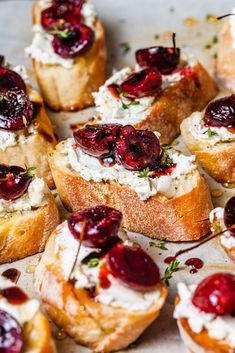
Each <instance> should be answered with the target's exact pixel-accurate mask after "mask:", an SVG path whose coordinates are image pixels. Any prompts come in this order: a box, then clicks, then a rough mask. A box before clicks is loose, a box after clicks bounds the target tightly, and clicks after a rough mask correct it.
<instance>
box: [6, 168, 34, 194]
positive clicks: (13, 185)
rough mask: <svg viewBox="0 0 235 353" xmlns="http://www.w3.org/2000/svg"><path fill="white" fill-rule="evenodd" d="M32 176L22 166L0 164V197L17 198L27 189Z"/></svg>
mask: <svg viewBox="0 0 235 353" xmlns="http://www.w3.org/2000/svg"><path fill="white" fill-rule="evenodd" d="M32 178H33V177H32V175H31V174H30V173H27V170H25V169H24V168H21V167H17V166H6V165H5V164H0V199H4V200H16V199H18V198H19V197H21V196H22V195H23V194H24V193H25V192H26V191H27V190H28V187H29V184H30V183H31V181H32Z"/></svg>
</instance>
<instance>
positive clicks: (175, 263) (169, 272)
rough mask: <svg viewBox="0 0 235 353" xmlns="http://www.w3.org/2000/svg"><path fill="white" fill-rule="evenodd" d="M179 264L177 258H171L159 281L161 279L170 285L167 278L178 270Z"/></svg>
mask: <svg viewBox="0 0 235 353" xmlns="http://www.w3.org/2000/svg"><path fill="white" fill-rule="evenodd" d="M179 265H180V262H179V261H178V260H173V261H171V262H170V263H169V265H168V266H167V268H166V269H165V272H164V276H163V277H162V278H161V281H163V282H164V283H165V285H166V286H167V287H169V285H170V283H169V280H170V279H171V278H172V275H173V273H174V272H177V271H178V270H179Z"/></svg>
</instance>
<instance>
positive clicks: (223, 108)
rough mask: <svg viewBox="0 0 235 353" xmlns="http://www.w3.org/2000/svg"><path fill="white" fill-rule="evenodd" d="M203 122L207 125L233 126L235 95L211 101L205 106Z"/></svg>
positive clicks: (234, 120) (234, 126) (234, 121)
mask: <svg viewBox="0 0 235 353" xmlns="http://www.w3.org/2000/svg"><path fill="white" fill-rule="evenodd" d="M204 122H205V124H206V125H207V126H214V127H222V126H223V127H227V128H235V95H234V94H232V95H231V96H229V97H223V98H219V99H216V100H214V101H213V102H211V103H210V104H209V105H208V106H207V108H206V111H205V115H204Z"/></svg>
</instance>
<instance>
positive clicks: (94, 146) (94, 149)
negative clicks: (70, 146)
mask: <svg viewBox="0 0 235 353" xmlns="http://www.w3.org/2000/svg"><path fill="white" fill-rule="evenodd" d="M120 127H121V125H119V124H103V125H102V124H97V125H86V126H85V127H84V128H83V129H80V130H77V131H75V132H74V138H75V141H76V143H77V144H78V146H79V147H80V148H81V149H82V150H84V151H85V152H86V153H87V154H89V155H91V156H94V157H98V158H106V157H109V156H111V155H113V151H114V145H115V140H116V135H117V132H118V130H119V129H120Z"/></svg>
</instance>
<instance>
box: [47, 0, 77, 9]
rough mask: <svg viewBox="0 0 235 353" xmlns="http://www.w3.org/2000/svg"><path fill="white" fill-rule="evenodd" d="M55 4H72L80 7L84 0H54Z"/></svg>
mask: <svg viewBox="0 0 235 353" xmlns="http://www.w3.org/2000/svg"><path fill="white" fill-rule="evenodd" d="M54 3H57V4H71V5H73V6H79V7H80V8H81V7H82V5H83V4H84V0H54Z"/></svg>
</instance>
